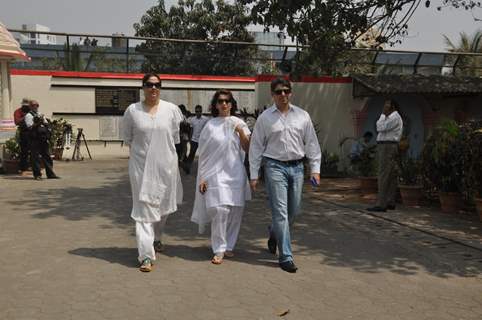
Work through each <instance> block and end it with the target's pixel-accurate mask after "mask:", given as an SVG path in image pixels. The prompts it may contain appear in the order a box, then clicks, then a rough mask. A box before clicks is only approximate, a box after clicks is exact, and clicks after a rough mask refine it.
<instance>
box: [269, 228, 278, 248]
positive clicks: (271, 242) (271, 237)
mask: <svg viewBox="0 0 482 320" xmlns="http://www.w3.org/2000/svg"><path fill="white" fill-rule="evenodd" d="M268 230H269V239H268V251H269V252H271V253H272V254H276V238H275V236H274V233H273V232H272V231H271V228H269V227H268Z"/></svg>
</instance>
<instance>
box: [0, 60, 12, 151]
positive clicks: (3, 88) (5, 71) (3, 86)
mask: <svg viewBox="0 0 482 320" xmlns="http://www.w3.org/2000/svg"><path fill="white" fill-rule="evenodd" d="M8 63H9V61H8V60H0V76H1V77H0V92H1V97H2V99H1V101H0V142H1V141H2V140H6V139H8V138H10V137H12V136H14V135H15V123H14V121H13V111H12V110H11V107H10V102H11V99H10V75H9V68H8Z"/></svg>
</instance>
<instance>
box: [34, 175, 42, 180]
mask: <svg viewBox="0 0 482 320" xmlns="http://www.w3.org/2000/svg"><path fill="white" fill-rule="evenodd" d="M33 179H34V180H37V181H42V176H36V177H33Z"/></svg>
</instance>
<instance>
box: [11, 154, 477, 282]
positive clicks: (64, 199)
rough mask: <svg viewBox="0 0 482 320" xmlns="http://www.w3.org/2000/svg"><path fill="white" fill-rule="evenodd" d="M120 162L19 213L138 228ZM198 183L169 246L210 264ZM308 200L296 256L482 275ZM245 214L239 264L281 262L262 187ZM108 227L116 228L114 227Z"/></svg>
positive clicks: (364, 266)
mask: <svg viewBox="0 0 482 320" xmlns="http://www.w3.org/2000/svg"><path fill="white" fill-rule="evenodd" d="M94 163H95V162H93V163H92V164H94ZM118 164H119V165H118V166H117V167H116V168H107V169H106V168H100V169H97V168H96V166H88V165H84V166H82V170H81V171H79V172H76V173H75V175H76V176H77V178H76V179H77V180H75V181H72V183H70V184H66V185H63V186H62V187H58V188H50V189H47V188H45V187H44V186H42V187H41V188H39V190H37V191H36V192H34V193H32V194H31V195H29V197H26V198H25V197H24V198H22V199H18V200H7V202H8V203H9V204H10V205H13V206H14V207H15V208H17V210H20V211H25V212H34V213H33V214H32V217H33V218H34V219H49V218H52V217H63V218H64V219H66V220H69V221H72V222H76V221H83V220H88V219H90V218H93V217H103V218H105V219H108V221H109V222H110V223H111V224H112V227H115V228H132V226H133V224H134V223H133V221H132V220H131V219H130V217H129V213H130V209H131V205H132V204H131V196H130V185H129V180H128V174H127V167H126V161H125V160H122V161H119V160H118ZM92 176H94V177H97V179H100V178H99V177H103V176H106V177H108V178H103V179H100V180H99V181H100V182H99V183H94V184H92V185H90V186H89V185H88V183H83V181H84V182H85V181H88V179H90V178H89V177H92ZM194 184H195V177H194V175H189V176H186V175H183V186H184V194H185V199H184V203H183V204H182V205H181V206H180V208H179V211H178V212H177V213H175V214H173V215H172V216H171V217H170V218H169V220H168V222H167V228H166V232H167V234H168V235H169V236H170V238H171V243H167V247H166V250H165V252H164V254H165V255H167V256H173V257H174V256H175V257H179V258H181V259H184V260H188V261H202V260H206V261H209V259H210V258H211V252H210V248H209V247H208V246H207V243H208V241H207V239H208V235H199V234H198V233H197V226H196V225H194V224H193V223H191V222H190V216H191V210H192V203H193V195H194V189H195V186H194ZM308 198H309V197H305V199H308ZM303 205H304V209H303V213H302V215H301V216H300V217H299V219H298V220H297V224H296V227H295V229H294V233H293V239H294V240H293V243H294V244H295V249H296V250H295V259H296V257H301V256H306V257H308V258H310V260H309V261H313V257H315V258H316V259H317V260H318V259H319V263H320V264H323V265H330V266H334V267H341V268H350V269H353V270H356V271H358V272H364V273H379V272H393V273H397V274H399V275H414V274H417V273H420V272H426V273H429V274H432V275H434V276H438V277H452V276H461V277H465V276H474V275H480V274H481V271H482V256H480V255H479V256H480V259H479V260H480V261H479V260H477V259H478V258H477V257H478V256H477V254H476V255H475V256H474V257H473V259H468V260H460V259H458V258H456V257H455V256H453V257H452V256H450V255H449V254H445V253H443V252H442V253H441V254H438V255H436V254H433V253H430V254H428V253H426V252H425V251H424V250H425V249H424V248H423V247H421V246H419V245H417V244H416V243H415V242H413V241H412V240H410V239H403V238H400V237H399V236H395V235H394V236H391V235H386V234H379V235H378V234H377V232H376V231H374V232H366V231H365V230H363V228H359V226H361V225H365V226H366V225H369V227H370V228H372V231H373V229H376V225H375V224H373V223H372V222H367V221H366V219H367V218H366V217H363V216H362V215H360V214H359V213H358V212H356V211H353V210H349V209H340V208H335V207H334V206H331V205H329V204H327V203H323V201H318V202H316V201H314V200H313V199H308V200H305V201H304V204H303ZM15 213H16V212H15ZM243 219H244V220H243V224H242V229H241V232H240V237H239V241H238V246H237V249H236V258H235V261H236V262H237V263H245V264H251V265H263V266H266V267H269V268H271V267H276V258H275V256H273V255H271V254H269V253H268V252H267V250H266V247H265V245H266V237H267V226H268V224H269V223H270V212H269V209H268V207H267V201H266V194H265V193H264V192H262V191H261V192H258V193H257V194H256V195H255V198H254V200H253V201H251V202H250V203H249V204H248V206H247V209H246V212H245V215H244V218H243ZM340 219H343V221H340ZM101 227H103V228H109V226H107V225H103V226H101ZM132 236H133V235H132ZM69 253H70V254H73V255H78V256H84V257H91V258H95V259H101V260H106V261H109V262H111V263H117V264H121V265H124V266H126V267H135V265H134V264H135V260H134V259H132V257H133V256H137V252H136V250H135V249H132V248H117V247H109V248H78V249H75V250H72V251H70V252H69ZM478 254H480V252H479V253H478Z"/></svg>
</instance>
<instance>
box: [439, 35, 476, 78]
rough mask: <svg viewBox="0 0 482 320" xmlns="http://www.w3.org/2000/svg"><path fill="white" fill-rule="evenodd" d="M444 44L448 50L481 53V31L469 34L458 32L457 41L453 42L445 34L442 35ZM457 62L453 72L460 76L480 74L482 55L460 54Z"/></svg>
mask: <svg viewBox="0 0 482 320" xmlns="http://www.w3.org/2000/svg"><path fill="white" fill-rule="evenodd" d="M444 41H445V45H446V46H447V50H448V51H450V52H462V53H481V52H482V31H480V30H478V31H476V32H474V34H473V35H472V36H469V35H468V34H467V33H465V32H461V33H460V37H459V39H458V42H457V43H454V42H453V41H452V40H450V39H449V37H447V36H446V35H444ZM458 59H459V61H458V62H457V68H456V69H455V70H454V73H457V74H458V75H462V76H480V75H481V74H482V73H481V69H478V68H482V57H479V56H460V57H459V58H458Z"/></svg>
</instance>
